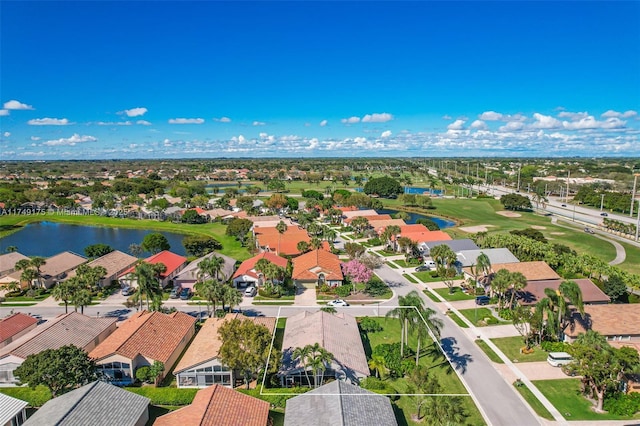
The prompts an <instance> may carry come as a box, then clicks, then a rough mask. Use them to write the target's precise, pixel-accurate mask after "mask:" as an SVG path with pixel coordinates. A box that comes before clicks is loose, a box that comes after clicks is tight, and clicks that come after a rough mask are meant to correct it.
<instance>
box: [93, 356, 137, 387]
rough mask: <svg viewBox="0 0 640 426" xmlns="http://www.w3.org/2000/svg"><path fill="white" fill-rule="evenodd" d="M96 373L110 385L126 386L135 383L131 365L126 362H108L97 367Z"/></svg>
mask: <svg viewBox="0 0 640 426" xmlns="http://www.w3.org/2000/svg"><path fill="white" fill-rule="evenodd" d="M96 372H97V373H98V376H99V377H101V378H102V379H103V380H105V381H107V382H110V383H116V384H126V383H131V382H133V379H132V378H131V364H129V363H126V362H117V361H116V362H106V363H104V364H101V365H98V366H96Z"/></svg>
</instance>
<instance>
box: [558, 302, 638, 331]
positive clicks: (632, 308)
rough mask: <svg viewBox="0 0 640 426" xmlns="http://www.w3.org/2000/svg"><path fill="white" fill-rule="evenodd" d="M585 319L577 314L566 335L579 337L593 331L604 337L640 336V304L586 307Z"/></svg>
mask: <svg viewBox="0 0 640 426" xmlns="http://www.w3.org/2000/svg"><path fill="white" fill-rule="evenodd" d="M584 314H585V315H584V319H583V318H581V317H580V315H579V314H578V313H577V312H574V314H573V316H572V320H573V324H572V325H570V326H569V327H567V329H566V330H565V334H566V335H568V336H571V337H577V336H578V334H580V333H584V332H585V331H586V330H588V329H591V330H594V331H597V332H598V333H600V334H602V335H603V336H640V304H637V303H631V304H615V305H586V306H585V307H584Z"/></svg>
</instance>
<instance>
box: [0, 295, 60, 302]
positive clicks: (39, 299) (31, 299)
mask: <svg viewBox="0 0 640 426" xmlns="http://www.w3.org/2000/svg"><path fill="white" fill-rule="evenodd" d="M49 296H50V294H43V295H41V296H35V297H29V296H15V297H7V298H6V299H7V302H9V303H11V302H42V301H43V300H45V299H46V298H47V297H49Z"/></svg>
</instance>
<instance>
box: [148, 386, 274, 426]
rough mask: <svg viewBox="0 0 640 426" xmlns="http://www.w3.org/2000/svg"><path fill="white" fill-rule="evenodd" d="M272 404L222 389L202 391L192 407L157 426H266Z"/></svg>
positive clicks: (187, 407)
mask: <svg viewBox="0 0 640 426" xmlns="http://www.w3.org/2000/svg"><path fill="white" fill-rule="evenodd" d="M268 421H269V403H268V402H266V401H262V400H260V399H257V398H254V397H252V396H249V395H245V394H243V393H240V392H238V391H236V390H233V389H229V388H226V387H224V386H221V385H213V386H209V387H208V388H205V389H201V390H199V391H198V393H197V394H196V397H195V398H194V399H193V402H192V403H191V405H188V406H186V407H184V408H180V409H179V410H176V411H174V412H172V413H169V414H165V415H164V416H160V417H158V418H157V419H156V421H155V423H154V425H155V426H266V425H267V422H268Z"/></svg>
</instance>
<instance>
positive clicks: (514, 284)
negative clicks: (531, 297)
mask: <svg viewBox="0 0 640 426" xmlns="http://www.w3.org/2000/svg"><path fill="white" fill-rule="evenodd" d="M526 286H527V277H525V276H524V275H523V274H522V273H521V272H512V273H511V301H510V302H509V309H510V310H513V302H514V300H515V297H516V293H517V292H519V291H520V290H522V289H523V288H525V287H526Z"/></svg>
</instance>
